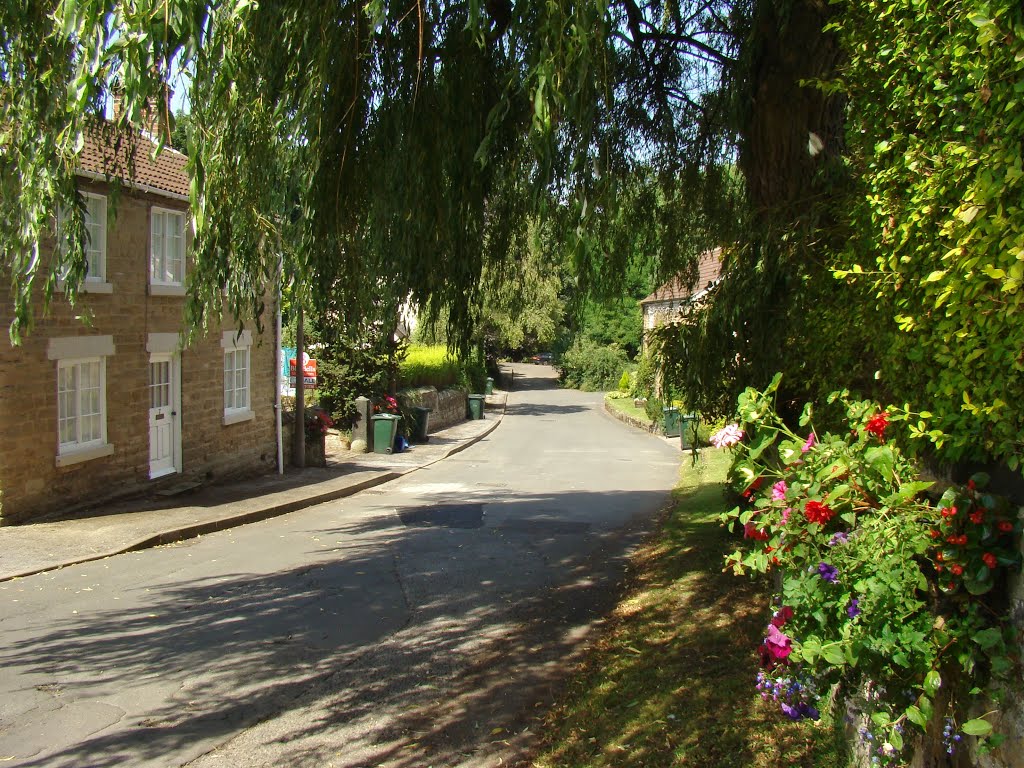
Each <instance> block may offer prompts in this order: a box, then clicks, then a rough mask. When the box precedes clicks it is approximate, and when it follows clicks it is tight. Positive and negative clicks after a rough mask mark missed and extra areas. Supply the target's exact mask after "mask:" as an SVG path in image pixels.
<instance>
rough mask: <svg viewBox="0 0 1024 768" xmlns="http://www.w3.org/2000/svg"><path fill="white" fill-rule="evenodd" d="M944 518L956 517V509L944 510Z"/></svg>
mask: <svg viewBox="0 0 1024 768" xmlns="http://www.w3.org/2000/svg"><path fill="white" fill-rule="evenodd" d="M942 516H943V517H956V507H949V508H947V509H944V510H942Z"/></svg>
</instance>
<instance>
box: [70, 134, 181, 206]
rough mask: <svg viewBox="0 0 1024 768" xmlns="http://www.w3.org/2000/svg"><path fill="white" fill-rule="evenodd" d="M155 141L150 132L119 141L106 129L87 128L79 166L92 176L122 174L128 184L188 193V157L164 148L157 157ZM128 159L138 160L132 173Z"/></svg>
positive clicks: (175, 193)
mask: <svg viewBox="0 0 1024 768" xmlns="http://www.w3.org/2000/svg"><path fill="white" fill-rule="evenodd" d="M154 149H156V144H155V143H154V142H153V140H152V139H150V138H149V137H148V136H147V135H145V134H143V133H140V134H138V135H136V136H135V140H134V141H130V140H129V138H128V137H127V136H122V137H120V140H118V139H117V138H115V137H114V136H113V135H110V136H108V135H107V132H106V131H100V130H97V129H93V130H86V132H85V146H83V147H82V153H81V154H80V155H79V157H78V161H79V167H80V169H81V170H82V171H84V172H85V173H87V174H90V175H98V176H106V175H107V173H108V172H109V173H111V174H112V175H114V176H119V177H121V179H122V180H124V181H125V182H127V183H128V184H130V185H131V184H134V185H139V186H146V187H150V188H151V189H152V190H153V191H155V192H158V193H159V192H165V193H168V194H170V195H173V196H175V197H177V196H184V197H187V196H188V173H187V172H186V170H185V164H186V162H187V161H188V158H186V157H185V155H183V154H181V153H180V152H178V151H176V150H173V149H171V148H170V147H164V148H163V149H162V150H161V152H160V154H159V155H158V156H157V157H156V159H154V158H153V157H152V155H153V150H154ZM129 158H130V159H132V160H133V161H134V163H135V168H134V173H133V174H131V178H128V174H129V172H130V170H129V169H130V167H131V166H130V164H129V162H128V161H129Z"/></svg>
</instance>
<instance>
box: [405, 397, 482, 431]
mask: <svg viewBox="0 0 1024 768" xmlns="http://www.w3.org/2000/svg"><path fill="white" fill-rule="evenodd" d="M398 399H399V401H400V402H401V404H402V406H403V408H408V407H410V406H413V405H418V406H422V407H423V408H429V409H430V411H431V413H430V422H429V425H430V426H429V430H428V431H429V432H430V433H431V434H433V433H434V432H439V431H440V430H442V429H447V428H448V427H450V426H452V425H454V424H458V423H459V422H462V421H465V420H466V393H465V392H463V391H462V390H460V389H442V390H440V391H438V390H437V389H435V388H434V387H417V388H415V389H403V390H402V391H401V392H399V393H398Z"/></svg>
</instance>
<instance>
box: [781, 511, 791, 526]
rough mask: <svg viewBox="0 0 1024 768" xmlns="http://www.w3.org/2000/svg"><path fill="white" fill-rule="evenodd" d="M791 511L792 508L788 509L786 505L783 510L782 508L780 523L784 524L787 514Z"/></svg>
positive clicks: (787, 519) (786, 521) (787, 518)
mask: <svg viewBox="0 0 1024 768" xmlns="http://www.w3.org/2000/svg"><path fill="white" fill-rule="evenodd" d="M792 511H793V510H792V509H790V508H789V507H786V508H785V509H784V510H782V524H783V525H785V524H786V523H788V522H789V515H790V513H791V512H792Z"/></svg>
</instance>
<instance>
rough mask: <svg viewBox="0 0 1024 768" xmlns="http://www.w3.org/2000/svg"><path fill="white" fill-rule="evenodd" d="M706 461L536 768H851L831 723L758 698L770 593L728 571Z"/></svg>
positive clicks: (720, 456) (555, 723)
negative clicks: (796, 719) (792, 714)
mask: <svg viewBox="0 0 1024 768" xmlns="http://www.w3.org/2000/svg"><path fill="white" fill-rule="evenodd" d="M613 402H616V401H613ZM618 402H623V401H618ZM630 405H632V403H630ZM703 455H704V457H705V459H704V461H705V463H704V464H703V465H700V466H698V467H697V468H694V467H691V466H690V464H689V463H688V462H687V463H685V466H684V469H683V476H682V481H681V483H680V485H679V487H678V488H677V489H676V503H675V508H674V510H673V511H672V513H671V515H669V516H668V518H667V519H666V521H665V524H664V526H663V530H662V531H661V532H660V533H659V534H658V535H657V536H655V537H654V538H653V539H652V540H651V541H650V542H649V543H648V544H647V546H646V547H645V548H644V549H643V550H642V551H641V552H640V553H639V554H638V556H637V557H636V559H635V561H634V574H633V580H634V583H633V585H632V587H631V588H630V590H629V592H628V594H627V595H626V596H625V598H624V599H623V601H622V603H621V604H620V605H619V606H618V608H617V609H616V611H615V612H614V614H613V616H612V618H611V620H610V622H609V625H608V627H607V628H606V630H605V632H604V634H603V636H602V637H601V638H600V639H599V640H598V641H597V642H596V643H595V646H594V647H593V648H592V649H591V652H590V653H589V655H588V659H587V661H585V662H584V663H583V664H582V665H581V667H580V668H579V669H578V670H576V671H575V673H574V674H573V676H572V679H571V681H570V683H569V685H568V690H567V691H566V693H565V695H564V697H563V700H562V701H561V702H560V703H559V704H558V705H557V706H556V707H555V708H554V709H553V710H552V711H551V712H550V713H549V715H548V716H547V718H546V720H545V723H544V728H543V732H544V734H545V736H544V745H543V748H542V750H541V752H540V753H539V756H538V757H537V758H536V760H535V763H534V765H535V766H536V768H584V767H586V768H599V767H601V766H608V767H609V768H611V767H612V766H615V767H616V768H628V767H629V766H635V767H636V768H641V766H642V767H643V768H661V767H662V766H665V767H668V766H701V767H702V768H741V767H742V768H748V767H750V766H755V767H763V768H769V767H771V768H777V767H778V766H805V767H806V768H812V767H813V768H825V767H826V766H827V767H828V768H836V767H837V766H842V765H845V764H846V760H845V758H843V757H842V756H841V752H840V750H839V748H838V747H837V746H836V744H835V741H834V739H833V736H832V731H831V729H830V727H829V726H827V725H825V724H824V723H825V721H824V720H823V721H822V724H819V725H815V724H812V723H809V722H801V723H793V722H791V721H789V720H787V719H785V718H784V717H783V716H782V714H781V713H780V712H779V710H778V706H777V705H776V704H774V703H773V702H767V703H766V702H762V701H761V700H760V698H758V696H757V694H756V692H755V690H754V678H755V676H756V674H757V670H758V662H757V658H756V647H757V645H758V643H760V641H761V638H762V637H763V636H764V627H765V625H766V624H767V619H768V615H767V613H766V611H767V608H766V600H765V596H766V594H767V591H768V587H767V584H766V583H765V582H764V581H760V582H754V581H751V580H749V579H746V578H741V577H736V576H733V575H731V574H724V573H722V561H723V557H724V555H725V554H726V552H727V551H728V550H730V549H731V547H732V545H733V543H734V542H733V540H732V534H730V533H728V532H727V531H726V530H725V529H724V528H722V527H721V526H720V525H719V523H718V520H717V517H718V515H719V513H721V512H722V511H723V510H724V509H725V508H726V501H725V497H724V495H723V488H724V485H723V481H724V478H725V472H726V469H727V468H728V457H727V455H726V454H725V452H720V451H710V450H707V451H704V452H703Z"/></svg>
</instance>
